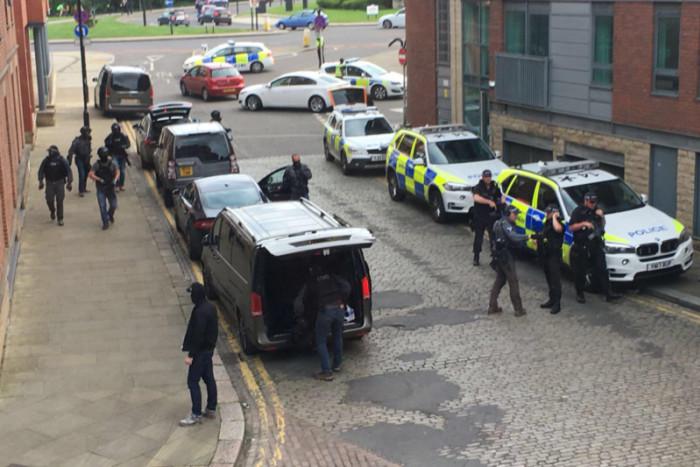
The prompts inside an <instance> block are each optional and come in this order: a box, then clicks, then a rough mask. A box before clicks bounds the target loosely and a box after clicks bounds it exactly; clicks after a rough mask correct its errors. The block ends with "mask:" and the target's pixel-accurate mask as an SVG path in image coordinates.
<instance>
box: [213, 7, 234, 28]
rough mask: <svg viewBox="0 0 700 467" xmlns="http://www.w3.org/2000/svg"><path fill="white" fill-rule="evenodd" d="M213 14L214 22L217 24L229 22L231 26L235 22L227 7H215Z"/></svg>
mask: <svg viewBox="0 0 700 467" xmlns="http://www.w3.org/2000/svg"><path fill="white" fill-rule="evenodd" d="M212 16H213V18H214V24H215V25H216V26H220V25H222V24H228V25H229V26H231V24H233V18H232V17H231V13H230V12H229V11H228V10H227V9H226V8H221V7H217V8H215V9H214V11H213V12H212Z"/></svg>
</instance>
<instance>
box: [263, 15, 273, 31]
mask: <svg viewBox="0 0 700 467" xmlns="http://www.w3.org/2000/svg"><path fill="white" fill-rule="evenodd" d="M271 29H272V25H271V24H270V17H269V16H267V14H266V15H265V21H264V22H263V31H265V32H270V30H271Z"/></svg>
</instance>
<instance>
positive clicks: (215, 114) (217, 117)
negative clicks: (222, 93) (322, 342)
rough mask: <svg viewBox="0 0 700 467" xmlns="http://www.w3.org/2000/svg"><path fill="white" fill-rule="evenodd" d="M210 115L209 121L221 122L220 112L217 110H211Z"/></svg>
mask: <svg viewBox="0 0 700 467" xmlns="http://www.w3.org/2000/svg"><path fill="white" fill-rule="evenodd" d="M210 116H211V120H209V121H210V122H216V123H221V112H219V111H218V110H212V111H211V114H210Z"/></svg>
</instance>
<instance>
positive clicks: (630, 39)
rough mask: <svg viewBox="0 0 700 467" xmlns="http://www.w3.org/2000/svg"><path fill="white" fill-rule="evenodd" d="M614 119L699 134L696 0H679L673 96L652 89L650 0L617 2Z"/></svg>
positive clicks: (699, 13)
mask: <svg viewBox="0 0 700 467" xmlns="http://www.w3.org/2000/svg"><path fill="white" fill-rule="evenodd" d="M614 34H615V40H614V44H615V45H614V47H615V50H614V57H615V60H614V64H613V72H614V80H615V83H614V86H613V121H615V122H616V123H625V124H630V125H636V126H640V127H644V128H652V129H657V130H668V131H673V132H678V133H685V134H695V135H700V118H698V117H699V116H700V100H698V99H697V97H698V91H699V89H698V86H699V84H700V74H699V72H700V62H699V58H700V3H698V2H688V1H686V2H683V3H682V10H681V38H680V61H679V70H678V72H679V83H680V85H679V87H680V89H679V93H678V96H677V97H665V96H663V97H662V96H654V95H652V90H653V61H654V4H653V3H651V2H615V29H614Z"/></svg>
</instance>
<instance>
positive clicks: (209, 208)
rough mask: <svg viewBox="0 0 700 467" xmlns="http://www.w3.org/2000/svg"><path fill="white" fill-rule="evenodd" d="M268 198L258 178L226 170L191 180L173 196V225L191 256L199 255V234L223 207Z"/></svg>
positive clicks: (209, 227) (248, 203)
mask: <svg viewBox="0 0 700 467" xmlns="http://www.w3.org/2000/svg"><path fill="white" fill-rule="evenodd" d="M265 202H267V198H266V197H265V195H264V194H263V192H262V191H261V190H260V187H259V186H258V184H257V182H256V181H255V180H253V178H252V177H250V176H249V175H243V174H227V175H216V176H214V177H204V178H199V179H197V180H195V181H193V182H190V183H189V184H187V186H185V187H184V188H183V189H182V190H181V191H180V192H179V196H178V197H177V199H176V200H175V209H174V211H175V225H176V226H177V230H179V231H180V232H182V234H183V236H184V237H185V241H186V242H187V251H188V253H189V255H190V259H192V260H199V259H200V258H201V256H202V238H203V237H204V235H206V234H207V233H208V232H209V230H210V229H211V226H212V225H213V224H214V220H215V219H216V216H217V215H218V214H219V212H221V210H222V209H224V208H227V207H228V208H238V207H242V206H250V205H251V204H261V203H265Z"/></svg>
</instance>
